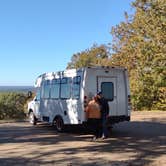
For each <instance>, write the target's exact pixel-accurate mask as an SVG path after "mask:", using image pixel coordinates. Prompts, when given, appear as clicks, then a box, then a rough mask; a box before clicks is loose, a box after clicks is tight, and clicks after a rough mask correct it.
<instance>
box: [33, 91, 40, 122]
mask: <svg viewBox="0 0 166 166" xmlns="http://www.w3.org/2000/svg"><path fill="white" fill-rule="evenodd" d="M33 102H34V110H33V112H34V114H35V116H36V118H37V119H39V118H40V110H39V108H40V88H38V89H37V91H36V97H35V98H34V100H33Z"/></svg>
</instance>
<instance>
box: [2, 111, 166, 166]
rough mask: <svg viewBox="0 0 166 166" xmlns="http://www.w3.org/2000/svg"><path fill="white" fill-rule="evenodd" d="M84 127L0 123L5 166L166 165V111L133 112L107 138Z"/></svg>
mask: <svg viewBox="0 0 166 166" xmlns="http://www.w3.org/2000/svg"><path fill="white" fill-rule="evenodd" d="M91 137H92V135H90V134H89V133H88V132H87V131H85V130H82V128H80V127H72V128H68V129H67V130H66V131H65V132H63V133H57V132H56V131H55V130H54V128H53V127H51V126H49V125H47V124H38V125H37V126H31V125H30V124H29V123H28V122H17V123H0V165H1V166H10V165H11V166H16V165H17V166H19V165H20V166H22V165H25V166H31V165H33V166H38V165H51V166H52V165H63V166H77V165H78V166H79V165H81V166H91V165H94V166H165V165H166V111H165V112H132V118H131V121H130V122H123V123H119V124H117V125H115V126H114V127H113V129H112V130H111V131H110V138H108V139H106V140H100V139H99V140H97V141H95V142H94V141H92V140H91Z"/></svg>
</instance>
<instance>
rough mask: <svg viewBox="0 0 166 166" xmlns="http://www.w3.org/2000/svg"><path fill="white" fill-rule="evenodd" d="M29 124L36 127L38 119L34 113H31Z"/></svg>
mask: <svg viewBox="0 0 166 166" xmlns="http://www.w3.org/2000/svg"><path fill="white" fill-rule="evenodd" d="M29 123H30V124H32V125H36V118H35V116H34V113H33V112H32V111H31V112H30V113H29Z"/></svg>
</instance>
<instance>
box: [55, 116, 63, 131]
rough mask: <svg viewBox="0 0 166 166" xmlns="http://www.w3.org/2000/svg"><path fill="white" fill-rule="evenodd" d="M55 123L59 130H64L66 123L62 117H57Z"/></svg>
mask: <svg viewBox="0 0 166 166" xmlns="http://www.w3.org/2000/svg"><path fill="white" fill-rule="evenodd" d="M53 125H54V126H55V127H56V130H57V131H58V132H62V131H63V130H64V123H63V119H62V118H61V117H56V118H55V119H54V122H53Z"/></svg>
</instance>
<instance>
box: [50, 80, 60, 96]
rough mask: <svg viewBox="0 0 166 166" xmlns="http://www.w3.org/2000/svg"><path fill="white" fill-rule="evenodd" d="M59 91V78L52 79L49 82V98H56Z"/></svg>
mask: <svg viewBox="0 0 166 166" xmlns="http://www.w3.org/2000/svg"><path fill="white" fill-rule="evenodd" d="M59 92H60V79H53V80H52V82H51V98H53V99H58V98H59Z"/></svg>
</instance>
